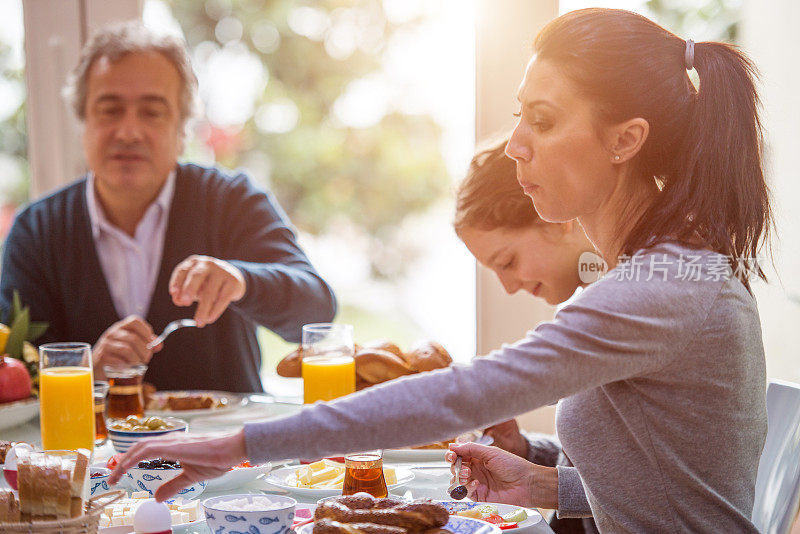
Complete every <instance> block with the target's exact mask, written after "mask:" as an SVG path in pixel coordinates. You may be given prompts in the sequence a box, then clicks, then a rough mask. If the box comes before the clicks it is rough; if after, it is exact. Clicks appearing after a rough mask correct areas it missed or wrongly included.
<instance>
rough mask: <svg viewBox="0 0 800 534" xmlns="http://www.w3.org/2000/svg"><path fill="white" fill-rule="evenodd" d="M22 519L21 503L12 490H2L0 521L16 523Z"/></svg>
mask: <svg viewBox="0 0 800 534" xmlns="http://www.w3.org/2000/svg"><path fill="white" fill-rule="evenodd" d="M19 520H20V516H19V503H18V502H17V499H16V497H14V493H13V492H11V491H0V523H2V522H6V523H16V522H18V521H19Z"/></svg>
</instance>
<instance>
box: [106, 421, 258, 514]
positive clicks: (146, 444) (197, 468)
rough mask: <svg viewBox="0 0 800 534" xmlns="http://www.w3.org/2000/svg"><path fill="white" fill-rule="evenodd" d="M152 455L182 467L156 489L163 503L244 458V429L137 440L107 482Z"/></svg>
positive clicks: (114, 481) (221, 473)
mask: <svg viewBox="0 0 800 534" xmlns="http://www.w3.org/2000/svg"><path fill="white" fill-rule="evenodd" d="M177 434H182V435H180V436H178V435H177ZM173 436H175V437H173ZM151 458H166V459H168V460H179V461H180V462H181V468H182V469H183V471H182V472H181V474H180V475H178V476H177V477H175V478H173V479H172V480H170V481H168V482H165V483H164V484H162V485H161V486H159V487H158V489H157V490H156V494H155V498H156V500H157V501H159V502H163V501H164V500H166V499H168V498H169V497H171V496H172V495H175V494H176V493H178V491H180V490H181V489H183V488H186V487H189V486H191V485H192V484H194V483H196V482H200V481H201V480H211V479H212V478H216V477H218V476H220V475H223V474H225V473H226V472H227V471H228V468H230V467H233V466H234V465H237V464H239V463H241V462H242V461H244V460H246V459H247V449H246V448H245V442H244V431H243V430H240V431H239V432H237V433H235V434H228V435H216V436H199V435H197V434H184V433H183V432H175V433H172V434H169V435H167V436H163V437H161V438H155V439H143V440H139V441H137V442H136V443H135V444H134V445H133V447H131V448H130V449H129V450H128V452H126V453H125V455H124V456H123V457H122V458H121V459H120V461H119V463H118V464H117V467H115V468H114V471H112V473H111V476H110V477H109V479H108V482H109V484H116V483H117V482H119V480H120V479H121V478H122V475H124V474H125V472H126V471H127V470H128V469H130V468H131V467H135V466H137V465H138V464H139V461H140V460H148V459H151Z"/></svg>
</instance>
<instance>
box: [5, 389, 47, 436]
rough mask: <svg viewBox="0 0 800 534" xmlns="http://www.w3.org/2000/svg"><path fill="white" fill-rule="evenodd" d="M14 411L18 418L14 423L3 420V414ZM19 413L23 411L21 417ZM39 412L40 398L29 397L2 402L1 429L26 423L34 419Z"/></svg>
mask: <svg viewBox="0 0 800 534" xmlns="http://www.w3.org/2000/svg"><path fill="white" fill-rule="evenodd" d="M8 413H14V414H15V417H14V418H15V419H18V420H17V421H16V422H15V423H14V424H12V425H6V424H5V423H4V422H3V421H4V418H3V415H5V414H8ZM19 413H23V414H24V415H22V416H21V417H20V416H19ZM38 414H39V399H38V398H36V397H28V398H27V399H20V400H16V401H11V402H4V403H3V404H0V430H4V429H6V428H14V427H15V426H19V425H24V424H25V423H27V422H28V421H30V420H32V419H33V418H34V417H36V416H37V415H38Z"/></svg>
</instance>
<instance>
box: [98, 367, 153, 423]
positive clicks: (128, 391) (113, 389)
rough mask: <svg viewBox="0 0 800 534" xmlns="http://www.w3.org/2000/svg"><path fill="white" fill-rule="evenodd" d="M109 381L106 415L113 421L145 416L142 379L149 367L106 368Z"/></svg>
mask: <svg viewBox="0 0 800 534" xmlns="http://www.w3.org/2000/svg"><path fill="white" fill-rule="evenodd" d="M104 370H105V373H106V379H107V380H108V386H109V387H108V398H107V399H106V415H107V416H108V417H109V418H111V419H125V418H126V417H128V416H129V415H135V416H136V417H143V416H144V395H143V394H142V377H143V376H144V373H145V371H146V370H147V367H145V366H144V365H134V366H131V367H111V366H108V365H107V366H106V367H105V368H104Z"/></svg>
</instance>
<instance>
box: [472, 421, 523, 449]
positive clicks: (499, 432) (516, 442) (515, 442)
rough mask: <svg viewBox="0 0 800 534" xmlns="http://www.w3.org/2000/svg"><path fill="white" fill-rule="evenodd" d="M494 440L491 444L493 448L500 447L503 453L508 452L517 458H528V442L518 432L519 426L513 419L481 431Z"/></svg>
mask: <svg viewBox="0 0 800 534" xmlns="http://www.w3.org/2000/svg"><path fill="white" fill-rule="evenodd" d="M483 433H484V434H488V435H489V436H492V437H493V438H494V442H493V443H492V444H493V445H494V446H495V447H500V448H501V449H503V450H504V451H508V452H510V453H512V454H516V455H517V456H521V457H523V458H527V456H528V440H526V439H525V436H523V435H522V433H521V432H520V431H519V425H518V424H517V421H516V420H515V419H509V420H508V421H503V422H502V423H498V424H496V425H494V426H490V427H489V428H487V429H486V430H484V431H483Z"/></svg>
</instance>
